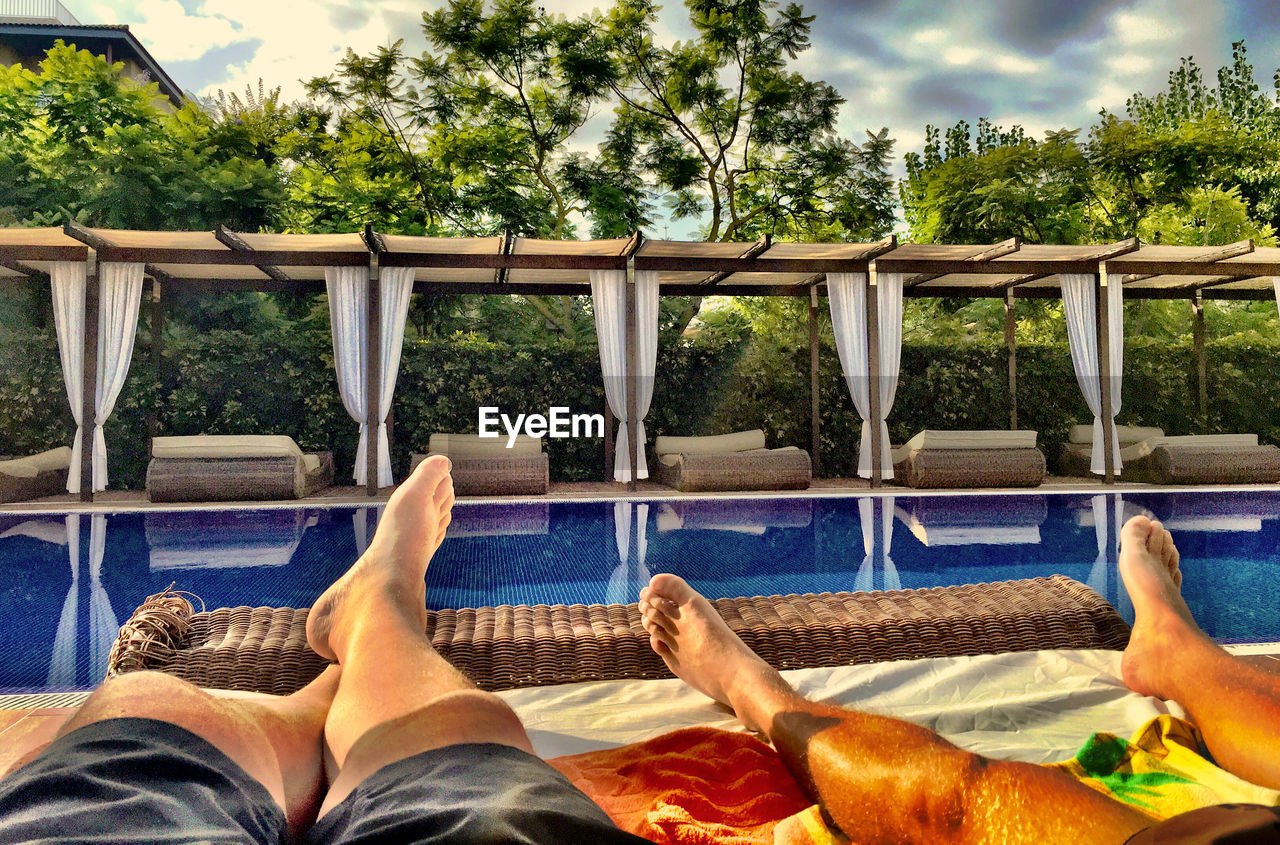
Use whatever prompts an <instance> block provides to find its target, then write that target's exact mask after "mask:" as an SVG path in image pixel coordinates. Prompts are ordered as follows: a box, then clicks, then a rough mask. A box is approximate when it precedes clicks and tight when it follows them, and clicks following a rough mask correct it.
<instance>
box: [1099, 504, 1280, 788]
mask: <svg viewBox="0 0 1280 845" xmlns="http://www.w3.org/2000/svg"><path fill="white" fill-rule="evenodd" d="M1120 576H1121V577H1122V578H1123V579H1124V584H1125V588H1126V589H1127V590H1128V591H1129V597H1130V598H1131V599H1132V600H1133V611H1134V624H1133V634H1132V636H1131V637H1130V639H1129V647H1128V648H1127V649H1125V652H1124V662H1123V663H1122V664H1121V668H1122V671H1123V675H1124V682H1125V683H1126V684H1127V685H1128V686H1129V688H1130V689H1132V690H1133V691H1135V692H1138V693H1141V694H1143V695H1154V696H1156V697H1158V698H1165V699H1173V700H1175V701H1177V702H1178V703H1179V704H1181V705H1182V706H1183V707H1185V708H1186V709H1187V712H1188V713H1189V714H1190V715H1191V718H1192V719H1193V720H1194V721H1195V723H1196V726H1197V727H1199V728H1200V732H1201V733H1202V734H1203V736H1204V740H1205V744H1206V745H1208V746H1209V751H1210V752H1211V753H1212V754H1213V757H1214V759H1215V760H1216V761H1217V762H1218V764H1219V765H1221V766H1222V767H1223V768H1225V769H1227V770H1228V771H1230V772H1232V773H1234V774H1236V775H1238V776H1240V777H1242V778H1244V779H1245V780H1248V781H1251V782H1253V783H1257V784H1260V785H1262V786H1266V787H1270V788H1272V789H1280V756H1278V755H1280V675H1278V674H1277V673H1276V672H1275V670H1274V669H1271V668H1269V667H1267V666H1266V664H1265V663H1263V662H1260V661H1258V660H1252V659H1246V658H1240V657H1236V656H1234V655H1232V654H1230V653H1228V652H1227V651H1225V650H1224V649H1223V648H1222V647H1221V646H1219V645H1218V644H1217V643H1215V642H1214V641H1213V640H1212V639H1210V638H1209V637H1208V635H1206V634H1205V633H1204V632H1203V631H1202V630H1200V628H1199V626H1197V625H1196V623H1195V620H1193V619H1192V618H1191V611H1190V610H1189V609H1188V608H1187V603H1186V602H1185V601H1183V598H1182V593H1181V591H1180V590H1179V587H1180V586H1181V584H1182V574H1181V572H1180V571H1179V570H1178V550H1177V549H1176V548H1175V547H1174V545H1173V538H1172V537H1171V536H1170V535H1169V532H1168V531H1167V530H1165V528H1164V526H1163V525H1161V524H1160V523H1159V522H1152V521H1151V520H1149V519H1147V518H1146V517H1144V516H1135V517H1134V518H1133V519H1130V520H1129V521H1128V522H1126V523H1125V525H1124V529H1123V530H1122V531H1121V533H1120ZM1271 662H1272V663H1274V661H1271Z"/></svg>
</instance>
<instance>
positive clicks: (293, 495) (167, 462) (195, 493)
mask: <svg viewBox="0 0 1280 845" xmlns="http://www.w3.org/2000/svg"><path fill="white" fill-rule="evenodd" d="M315 455H316V457H317V458H318V459H319V461H320V464H319V466H318V467H317V468H316V469H314V470H311V471H308V470H307V468H306V466H305V464H304V462H303V461H302V460H301V459H299V458H252V459H245V458H152V460H151V463H150V464H148V465H147V496H148V497H150V499H151V501H153V502H231V501H268V500H272V499H303V498H306V497H307V496H313V495H315V494H316V493H318V492H320V491H321V490H324V489H325V488H327V487H331V486H333V453H332V452H317V453H315Z"/></svg>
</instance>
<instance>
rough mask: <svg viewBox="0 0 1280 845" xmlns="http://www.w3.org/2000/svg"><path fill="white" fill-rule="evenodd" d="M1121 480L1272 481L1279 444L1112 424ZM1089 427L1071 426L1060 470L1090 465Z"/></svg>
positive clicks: (1279, 478) (1072, 471)
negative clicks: (1117, 443)
mask: <svg viewBox="0 0 1280 845" xmlns="http://www.w3.org/2000/svg"><path fill="white" fill-rule="evenodd" d="M1116 434H1117V437H1118V438H1119V441H1120V463H1121V470H1120V480H1121V481H1132V482H1141V483H1147V484H1273V483H1275V482H1280V447H1276V446H1270V445H1260V444H1259V443H1258V435H1256V434H1197V435H1190V436H1181V437H1165V436H1164V432H1163V431H1162V430H1161V429H1158V428H1147V427H1137V426H1123V425H1118V426H1116ZM1092 449H1093V427H1092V426H1087V425H1077V426H1073V427H1072V429H1071V432H1070V434H1069V438H1068V442H1067V443H1064V444H1063V447H1062V457H1061V470H1062V473H1063V474H1064V475H1076V476H1082V477H1094V474H1093V473H1092V472H1091V471H1090V461H1091V456H1092Z"/></svg>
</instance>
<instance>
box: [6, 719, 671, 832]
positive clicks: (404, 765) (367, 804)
mask: <svg viewBox="0 0 1280 845" xmlns="http://www.w3.org/2000/svg"><path fill="white" fill-rule="evenodd" d="M308 841H310V842H316V843H326V845H328V844H329V843H333V844H334V845H339V844H340V843H361V842H378V843H413V845H419V843H437V842H450V843H499V842H502V843H531V845H532V843H538V845H543V843H560V842H564V843H585V842H591V843H602V845H615V843H616V844H617V845H631V843H643V842H645V841H646V840H643V839H640V838H639V837H636V836H632V835H631V834H628V833H623V832H622V831H621V830H619V829H618V828H617V827H616V826H614V824H613V823H612V822H611V821H610V820H609V817H608V816H607V815H605V812H604V811H603V810H601V809H600V808H599V807H598V806H597V805H596V804H595V803H594V802H592V801H591V799H589V798H588V797H587V796H586V795H584V794H583V793H582V792H581V791H579V790H578V789H577V788H576V787H574V786H573V784H572V783H570V782H569V780H568V779H567V778H565V777H564V776H563V775H561V774H560V773H559V772H557V771H556V770H555V769H553V768H552V767H551V766H549V765H547V764H546V763H545V762H544V761H542V760H541V759H539V758H537V757H535V756H533V755H531V754H527V753H525V752H523V751H520V750H518V749H515V748H511V747H508V746H505V745H492V744H474V745H451V746H447V747H444V748H439V749H435V750H432V751H427V752H424V753H422V754H417V755H414V756H413V757H409V758H407V759H404V760H401V761H399V762H397V763H392V764H391V765H389V766H385V767H383V768H382V769H379V770H378V771H377V772H375V773H374V774H373V775H371V776H370V777H368V778H367V779H365V781H364V782H363V783H361V784H360V785H359V786H357V787H356V789H355V790H354V791H353V792H352V793H351V794H350V795H348V796H347V797H346V798H345V799H344V800H343V801H342V803H340V804H339V805H338V806H337V807H335V808H333V809H332V810H331V811H329V812H328V813H326V814H325V817H324V818H323V819H321V820H320V821H319V822H318V823H317V824H316V826H315V828H314V829H313V830H312V832H311V834H310V836H309V837H308ZM0 842H2V843H6V845H9V843H15V845H16V843H22V842H41V843H59V842H65V843H72V842H75V843H82V842H83V843H94V842H111V843H125V842H147V843H151V842H156V843H164V842H175V843H176V842H184V843H187V842H210V843H218V845H221V843H237V845H240V843H273V844H274V843H285V842H288V831H287V827H286V823H285V817H284V813H283V812H282V811H281V809H280V808H279V806H277V805H276V803H275V801H274V800H273V799H272V797H271V795H270V793H269V792H268V791H267V789H266V787H265V786H263V785H262V784H261V783H259V782H258V781H256V780H254V779H253V778H252V777H250V776H249V775H248V774H247V773H246V772H245V771H244V770H243V769H241V768H240V767H239V766H238V765H237V764H236V763H235V762H234V761H232V760H231V759H230V758H229V757H227V756H226V755H225V754H223V753H222V752H221V751H219V750H218V749H216V748H214V747H213V746H212V745H210V744H209V743H208V742H206V741H205V740H203V739H201V738H200V737H198V736H196V735H195V734H193V733H191V732H190V731H187V730H185V729H183V728H180V727H178V726H177V725H173V724H170V723H169V722H162V721H158V720H155V719H132V718H130V719H108V720H105V721H102V722H95V723H93V724H90V725H86V726H85V727H83V728H80V729H78V730H75V731H72V732H71V733H69V734H67V735H66V736H64V737H61V738H60V739H58V740H56V741H54V742H53V743H51V744H50V745H49V747H48V748H46V749H45V750H44V751H43V752H42V753H41V754H40V755H39V756H38V757H36V758H35V759H34V760H33V761H31V762H30V763H28V764H27V765H26V766H23V767H22V768H21V769H19V770H17V771H16V772H14V773H12V774H11V775H9V776H8V777H5V778H4V779H2V780H0Z"/></svg>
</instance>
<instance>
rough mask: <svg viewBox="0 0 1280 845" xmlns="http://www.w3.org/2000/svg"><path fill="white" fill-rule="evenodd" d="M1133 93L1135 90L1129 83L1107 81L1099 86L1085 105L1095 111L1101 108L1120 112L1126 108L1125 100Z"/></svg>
mask: <svg viewBox="0 0 1280 845" xmlns="http://www.w3.org/2000/svg"><path fill="white" fill-rule="evenodd" d="M1132 93H1133V91H1132V89H1131V87H1130V86H1128V85H1122V84H1120V83H1116V82H1111V81H1105V82H1103V83H1102V84H1101V85H1099V86H1098V89H1097V91H1096V92H1095V93H1094V95H1093V96H1092V97H1090V98H1089V99H1088V100H1087V101H1086V102H1085V105H1086V106H1088V107H1089V109H1090V110H1092V111H1094V112H1096V111H1098V110H1099V109H1107V110H1108V111H1112V112H1118V111H1120V110H1121V109H1123V108H1124V104H1125V101H1126V100H1128V99H1129V95H1130V94H1132Z"/></svg>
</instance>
